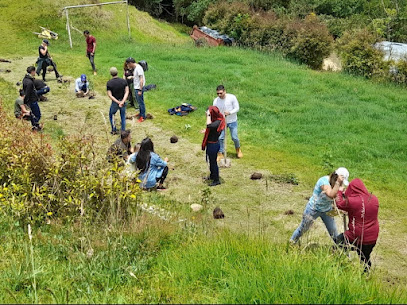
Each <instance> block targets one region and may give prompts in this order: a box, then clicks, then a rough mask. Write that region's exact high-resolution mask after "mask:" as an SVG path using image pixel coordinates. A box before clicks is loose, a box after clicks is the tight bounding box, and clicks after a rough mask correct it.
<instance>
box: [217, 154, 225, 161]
mask: <svg viewBox="0 0 407 305" xmlns="http://www.w3.org/2000/svg"><path fill="white" fill-rule="evenodd" d="M224 157H225V156H224V155H223V153H221V152H218V156H217V157H216V162H219V161H220V160H222V159H223V158H224Z"/></svg>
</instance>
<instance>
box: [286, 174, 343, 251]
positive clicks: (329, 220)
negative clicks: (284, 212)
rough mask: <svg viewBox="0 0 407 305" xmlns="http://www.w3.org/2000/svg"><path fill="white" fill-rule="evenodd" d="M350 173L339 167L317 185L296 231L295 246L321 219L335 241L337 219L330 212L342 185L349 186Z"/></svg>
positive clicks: (320, 179)
mask: <svg viewBox="0 0 407 305" xmlns="http://www.w3.org/2000/svg"><path fill="white" fill-rule="evenodd" d="M348 178H349V172H348V170H347V169H346V168H344V167H339V168H338V169H337V170H336V171H334V172H332V173H331V174H330V175H329V176H323V177H321V178H319V179H318V181H317V183H316V184H315V187H314V191H313V194H312V196H311V197H310V199H309V201H308V204H307V205H306V207H305V210H304V213H303V215H302V221H301V224H300V225H299V226H298V228H297V229H296V230H295V231H294V233H293V235H292V236H291V238H290V243H291V244H295V243H297V242H298V240H299V239H300V237H301V236H302V235H303V234H304V233H305V232H307V231H308V230H309V228H310V227H311V225H312V224H313V222H314V220H315V219H317V218H318V217H321V219H322V221H323V222H324V224H325V227H326V229H327V230H328V233H329V236H331V238H332V239H333V240H335V238H336V237H337V236H338V232H337V229H336V224H335V219H334V218H333V217H331V216H330V215H329V214H328V212H330V211H331V210H332V208H333V201H334V198H335V197H336V194H337V193H338V190H339V188H340V187H341V186H342V185H345V186H347V185H348V184H349V182H348Z"/></svg>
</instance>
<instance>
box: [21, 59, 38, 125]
mask: <svg viewBox="0 0 407 305" xmlns="http://www.w3.org/2000/svg"><path fill="white" fill-rule="evenodd" d="M34 77H35V67H33V66H29V67H28V68H27V74H26V75H25V77H24V79H23V90H24V95H25V97H24V104H26V105H28V106H29V107H30V109H31V115H32V116H33V119H32V120H31V124H32V130H33V131H41V129H42V128H41V126H40V124H39V121H40V119H41V111H40V107H39V106H38V96H37V93H36V92H35V86H34Z"/></svg>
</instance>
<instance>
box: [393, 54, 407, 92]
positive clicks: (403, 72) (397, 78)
mask: <svg viewBox="0 0 407 305" xmlns="http://www.w3.org/2000/svg"><path fill="white" fill-rule="evenodd" d="M389 78H390V80H391V81H392V82H394V83H397V84H400V85H407V57H406V58H404V59H402V60H399V61H397V62H396V63H394V65H393V68H392V69H391V72H390V73H389Z"/></svg>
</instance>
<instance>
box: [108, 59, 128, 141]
mask: <svg viewBox="0 0 407 305" xmlns="http://www.w3.org/2000/svg"><path fill="white" fill-rule="evenodd" d="M117 73H118V71H117V68H116V67H111V68H110V75H111V76H112V79H111V80H109V81H108V82H107V84H106V87H107V95H108V96H109V98H110V99H111V100H112V104H111V106H110V111H109V120H110V124H111V125H112V132H111V134H112V135H114V134H117V130H116V124H115V122H114V115H115V113H116V112H117V110H120V119H121V130H122V131H124V130H126V106H125V104H124V103H125V102H126V100H127V96H128V95H129V86H128V85H127V82H126V80H124V79H123V78H119V77H117Z"/></svg>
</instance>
